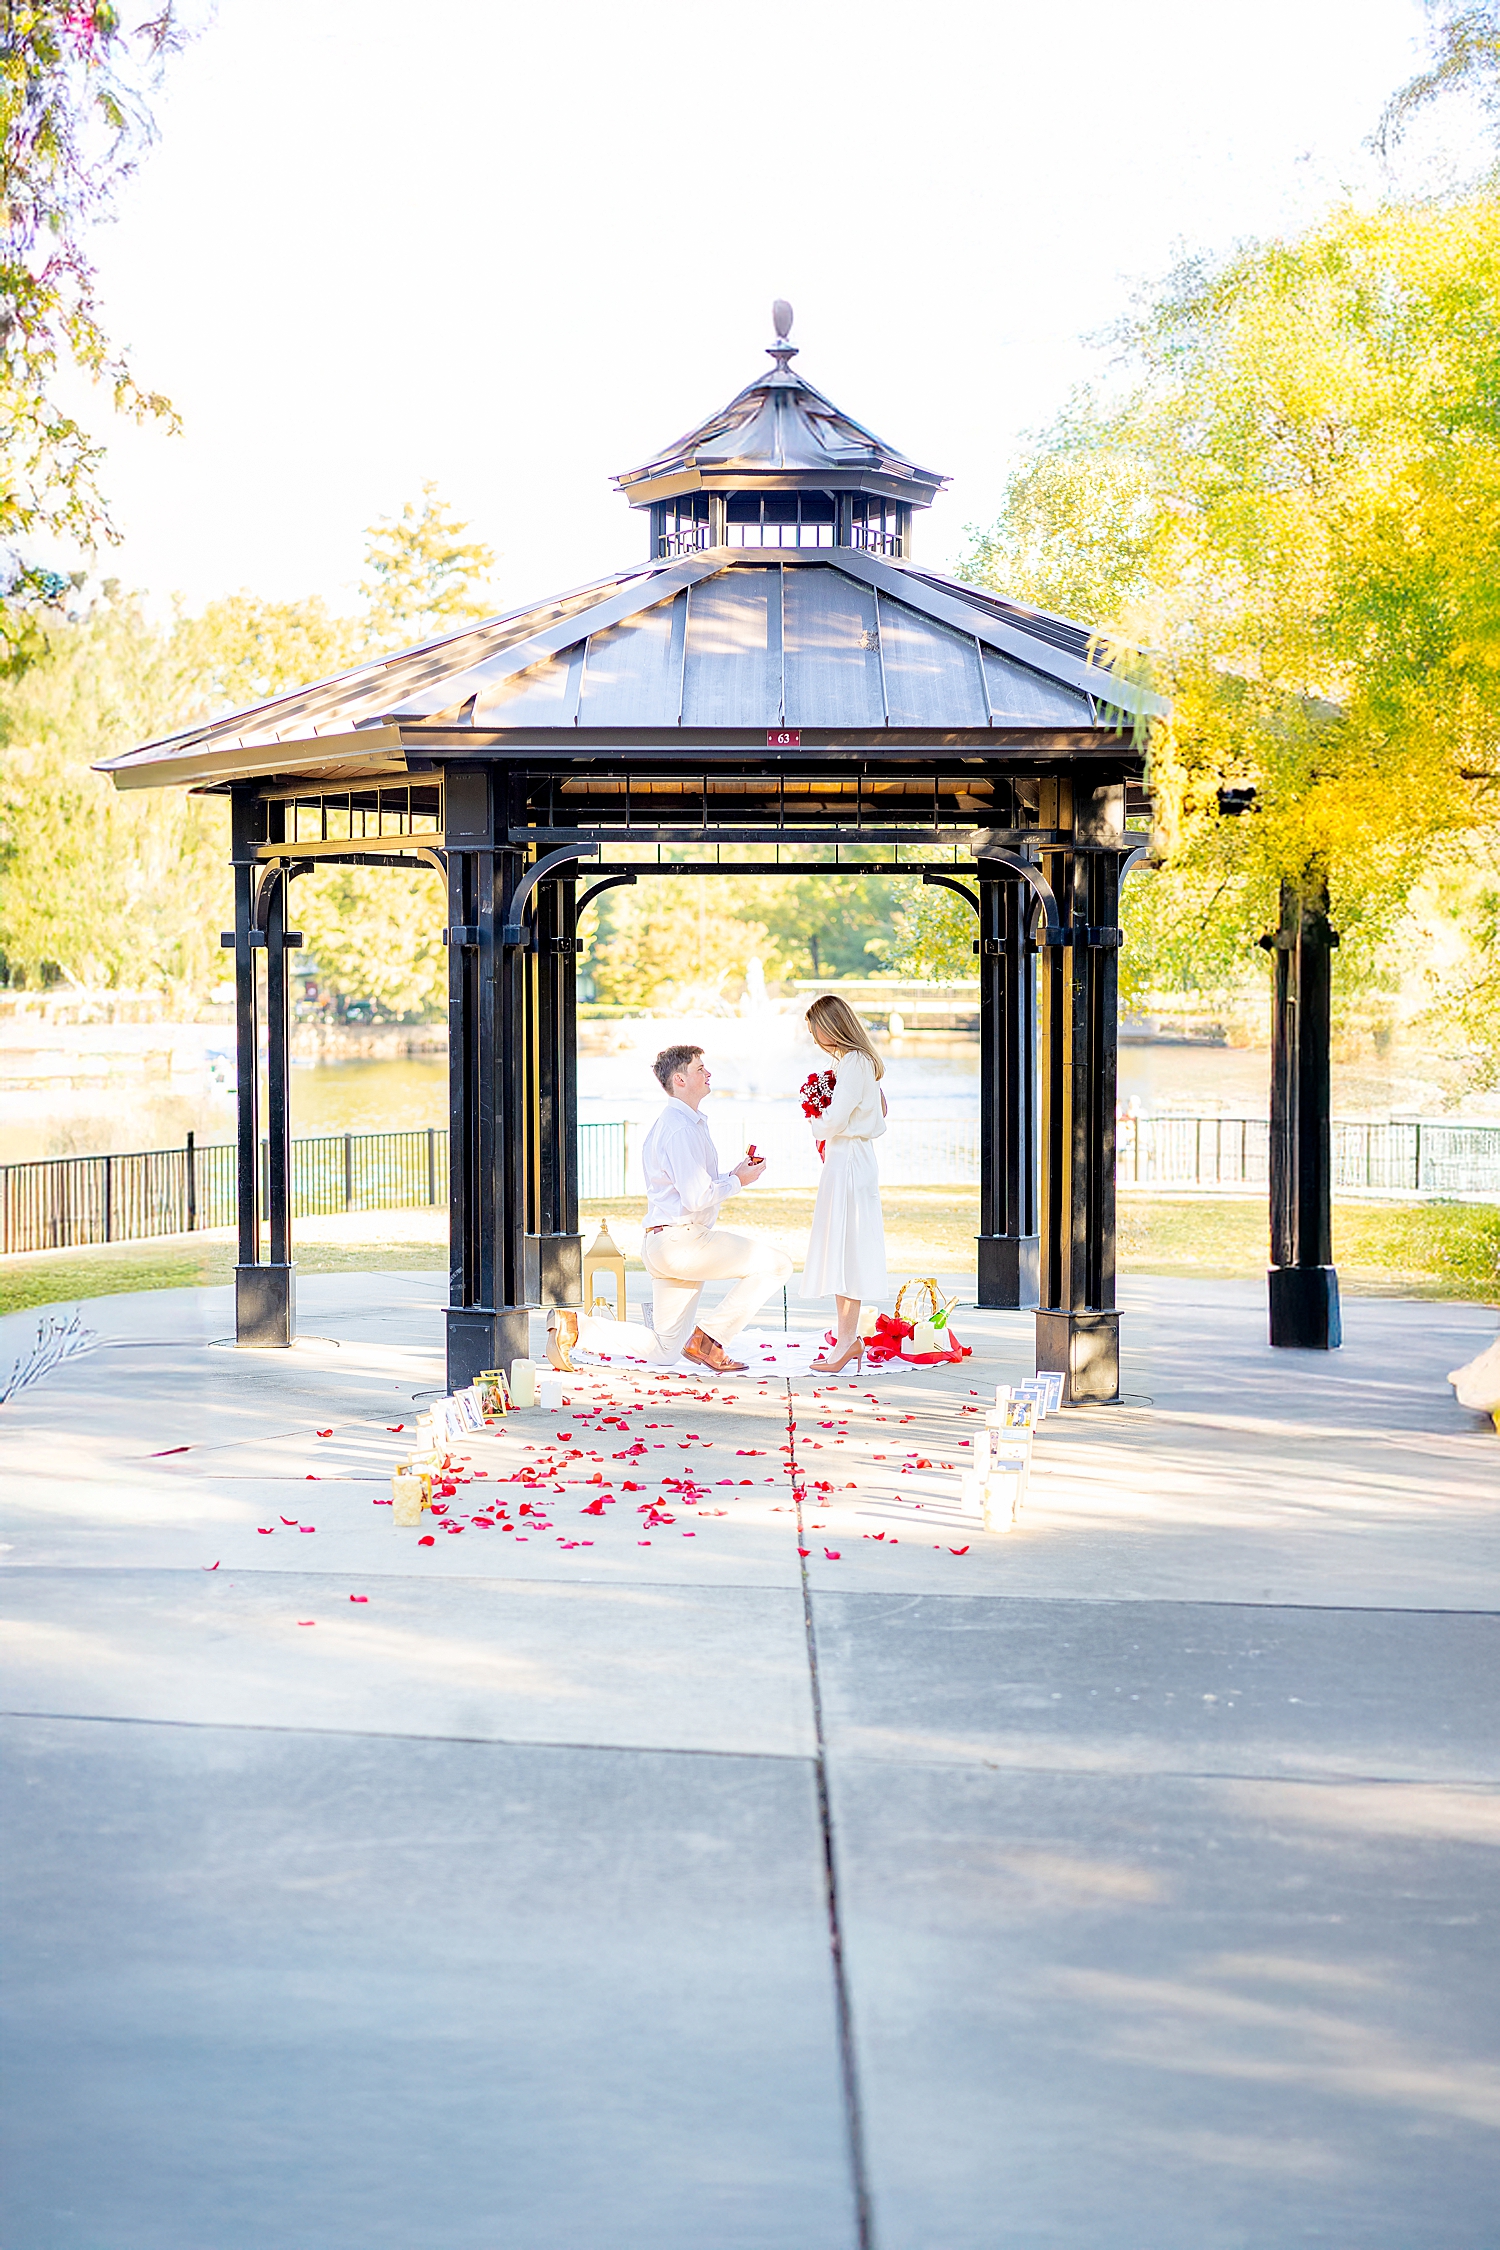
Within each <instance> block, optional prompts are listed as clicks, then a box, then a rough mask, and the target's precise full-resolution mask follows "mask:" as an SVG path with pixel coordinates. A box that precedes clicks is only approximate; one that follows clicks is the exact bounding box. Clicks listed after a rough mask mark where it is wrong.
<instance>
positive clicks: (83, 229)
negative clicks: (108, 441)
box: [0, 0, 178, 674]
mask: <svg viewBox="0 0 1500 2250" xmlns="http://www.w3.org/2000/svg"><path fill="white" fill-rule="evenodd" d="M177 43H178V33H177V27H176V22H175V18H174V13H173V8H172V0H165V5H164V6H163V8H162V10H161V12H160V13H159V14H158V15H156V16H155V17H153V18H152V19H151V20H149V21H147V22H145V23H142V24H140V25H139V26H137V28H136V29H134V30H126V29H125V28H124V27H123V25H122V23H121V20H120V17H119V14H118V13H117V11H116V9H115V8H114V7H113V6H112V5H111V4H110V0H7V5H6V8H5V21H4V26H3V30H0V210H3V213H4V237H3V243H0V476H3V484H0V673H9V674H14V673H15V672H16V671H17V670H18V669H20V668H23V667H24V666H25V665H26V664H27V663H29V662H31V661H32V660H33V659H34V658H35V657H36V655H37V654H38V653H39V651H40V649H41V648H42V646H43V645H44V644H43V635H42V632H41V621H42V619H43V618H44V617H45V616H46V615H47V614H48V613H49V612H55V611H56V610H57V608H58V605H59V603H60V601H61V599H62V597H63V596H64V595H65V594H66V593H67V592H68V588H69V585H70V583H74V582H73V581H70V580H69V579H67V578H65V577H63V576H62V575H61V574H59V573H58V572H56V571H54V570H51V569H49V568H47V567H46V566H45V565H44V564H43V563H41V562H39V561H38V560H37V559H36V556H35V552H34V547H35V543H36V542H37V541H57V540H62V541H66V542H68V543H69V544H70V545H72V546H75V547H78V548H81V549H82V550H84V551H85V552H89V551H91V550H92V549H93V548H94V547H95V546H96V545H97V544H98V542H99V541H100V540H101V539H104V540H112V539H114V538H115V536H116V534H115V531H114V527H113V525H112V524H111V523H110V520H109V514H108V509H107V507H106V504H105V501H104V498H103V495H102V493H101V491H100V488H99V482H98V470H99V463H100V459H101V456H102V449H101V447H100V446H99V444H98V443H97V441H96V440H95V439H94V437H93V436H91V434H90V433H89V432H88V431H87V430H86V429H85V428H84V426H83V424H82V423H81V422H80V421H79V420H78V418H77V416H76V415H74V414H73V413H72V412H71V411H70V410H69V409H68V408H67V407H66V406H65V405H64V404H63V403H62V399H61V395H60V386H59V376H60V373H61V371H62V369H63V368H64V367H65V366H71V367H72V368H74V369H76V370H78V371H79V372H81V373H82V374H84V375H87V376H88V377H89V378H90V379H91V380H92V381H94V382H95V383H102V384H103V385H105V386H106V388H107V389H108V390H109V392H110V394H111V396H112V400H113V404H114V407H115V410H116V411H117V412H119V413H125V414H129V415H131V416H132V417H133V418H134V419H136V420H137V421H148V420H152V419H156V420H160V421H163V422H165V423H167V424H168V426H169V427H173V428H175V427H176V415H175V413H174V412H173V409H172V407H171V405H170V403H169V402H168V400H166V399H165V398H163V397H162V396H161V394H160V393H159V392H156V391H150V390H144V389H142V388H141V386H140V385H139V384H138V383H137V382H136V379H135V376H134V375H133V373H132V371H131V368H130V364H129V361H128V359H127V358H126V357H125V355H124V354H122V353H121V352H119V351H117V350H116V349H115V348H114V347H113V346H112V345H111V343H110V341H109V338H108V337H107V335H106V334H105V331H104V326H103V323H102V321H101V319H100V315H99V308H98V302H97V297H96V275H95V271H94V268H93V265H92V264H91V262H90V260H89V257H88V254H87V251H86V249H85V247H84V242H85V236H86V233H87V230H88V228H89V226H90V225H91V224H92V223H94V222H95V221H96V220H97V219H99V218H100V217H101V216H103V215H104V214H105V212H106V211H107V210H108V208H109V205H110V203H111V201H112V200H113V198H114V196H115V194H116V192H117V191H118V189H119V188H120V186H121V185H122V184H123V182H124V181H125V180H126V179H127V178H128V177H129V176H130V174H131V173H132V172H133V171H134V169H135V167H136V165H137V164H138V163H139V161H140V157H141V154H142V152H143V150H144V149H145V147H146V146H147V144H148V143H149V141H150V139H151V134H152V125H151V116H150V110H149V106H148V102H149V95H150V92H151V90H152V89H153V88H154V86H155V84H156V82H157V80H158V77H159V74H160V70H161V67H162V64H163V62H164V60H165V58H166V56H167V55H168V54H169V53H170V52H171V51H172V49H173V48H174V47H175V45H176V44H177ZM77 583H81V581H78V582H77Z"/></svg>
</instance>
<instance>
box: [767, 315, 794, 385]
mask: <svg viewBox="0 0 1500 2250" xmlns="http://www.w3.org/2000/svg"><path fill="white" fill-rule="evenodd" d="M771 319H772V320H773V322H774V323H775V327H776V341H775V343H774V344H767V346H766V350H767V351H768V352H769V353H770V355H771V357H772V359H774V360H775V362H776V373H777V374H778V375H784V374H785V373H786V370H787V362H788V360H792V359H795V358H796V356H797V347H796V345H795V344H789V343H788V342H787V338H788V336H790V334H791V332H792V308H791V306H790V305H789V304H788V303H787V301H786V299H785V297H778V298H777V300H776V302H775V304H774V305H773V306H772V307H771Z"/></svg>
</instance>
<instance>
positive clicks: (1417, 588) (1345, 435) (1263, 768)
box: [969, 193, 1500, 1066]
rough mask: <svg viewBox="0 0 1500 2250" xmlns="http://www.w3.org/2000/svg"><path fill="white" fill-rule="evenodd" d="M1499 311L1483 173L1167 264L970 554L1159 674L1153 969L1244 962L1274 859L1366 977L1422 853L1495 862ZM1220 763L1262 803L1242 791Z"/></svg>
mask: <svg viewBox="0 0 1500 2250" xmlns="http://www.w3.org/2000/svg"><path fill="white" fill-rule="evenodd" d="M1497 336H1500V202H1497V201H1496V199H1495V197H1494V196H1492V195H1490V194H1488V193H1484V194H1473V195H1467V196H1464V197H1462V198H1458V199H1455V200H1453V201H1451V202H1447V203H1432V204H1421V205H1391V206H1388V207H1385V208H1382V209H1380V210H1377V211H1373V212H1360V211H1356V210H1352V209H1341V210H1338V211H1335V212H1334V213H1332V214H1331V215H1330V216H1329V217H1328V218H1327V219H1326V220H1325V221H1323V222H1322V223H1321V224H1320V225H1319V226H1317V227H1315V228H1313V229H1311V230H1309V231H1308V232H1307V233H1306V234H1305V235H1303V236H1301V237H1299V238H1297V239H1295V240H1291V241H1284V242H1272V243H1268V244H1262V245H1258V246H1256V247H1255V248H1253V249H1250V250H1247V251H1245V252H1243V253H1242V254H1241V255H1239V256H1237V257H1236V258H1234V259H1232V260H1231V261H1229V262H1228V263H1227V264H1226V265H1224V266H1222V267H1220V268H1218V269H1216V270H1205V269H1203V268H1201V267H1193V268H1191V269H1188V270H1186V271H1184V272H1183V273H1181V274H1179V275H1178V276H1177V277H1176V279H1175V280H1174V282H1173V283H1172V285H1171V287H1170V288H1169V289H1168V290H1167V292H1166V293H1165V294H1164V295H1163V296H1162V298H1161V299H1160V301H1159V302H1158V303H1157V304H1155V305H1154V306H1153V307H1151V308H1150V310H1149V311H1148V312H1147V313H1146V314H1145V315H1144V316H1143V317H1142V319H1141V320H1140V321H1139V322H1138V323H1137V325H1136V326H1135V328H1134V329H1133V331H1132V332H1131V334H1130V335H1129V337H1128V338H1127V339H1126V341H1127V342H1128V345H1129V348H1130V353H1131V356H1132V364H1133V368H1134V373H1135V383H1134V387H1133V389H1131V390H1130V391H1129V392H1128V393H1127V394H1126V395H1124V396H1123V397H1120V398H1116V399H1114V400H1111V401H1106V400H1104V399H1101V398H1099V397H1097V396H1094V395H1085V396H1083V397H1082V398H1080V399H1078V400H1077V401H1075V402H1074V404H1073V406H1072V407H1071V408H1070V409H1069V411H1068V413H1067V414H1066V415H1065V416H1064V417H1063V418H1062V420H1061V421H1060V422H1059V424H1058V425H1057V427H1056V428H1055V429H1054V430H1052V431H1051V432H1049V433H1048V434H1047V435H1046V437H1045V438H1044V439H1043V440H1042V441H1041V442H1040V443H1039V445H1038V446H1037V447H1036V449H1035V451H1034V453H1033V455H1032V457H1031V458H1030V459H1029V460H1028V461H1027V462H1026V463H1025V464H1024V465H1023V466H1022V468H1021V469H1020V470H1019V472H1018V473H1017V475H1016V477H1015V478H1014V479H1013V481H1012V484H1011V487H1010V491H1009V495H1008V503H1007V507H1006V511H1005V514H1004V516H1003V517H1002V519H1001V521H1000V523H999V524H997V525H996V526H995V527H994V529H993V530H992V531H991V532H989V533H987V534H986V535H985V536H984V537H983V538H981V539H979V540H978V541H977V543H976V545H975V548H974V550H973V553H972V555H971V558H970V562H969V572H970V575H971V576H973V577H974V578H976V579H978V580H980V581H981V582H988V583H993V584H997V585H1004V586H1005V587H1007V588H1008V590H1009V591H1011V592H1012V593H1018V594H1021V595H1022V596H1023V597H1025V598H1028V599H1031V600H1035V601H1037V602H1039V603H1040V604H1042V605H1043V606H1045V607H1049V608H1061V609H1065V610H1068V611H1070V612H1071V613H1072V614H1074V615H1081V616H1084V617H1086V618H1088V619H1089V620H1090V622H1091V623H1095V624H1097V625H1099V626H1100V627H1102V628H1103V629H1104V632H1105V636H1106V639H1107V642H1108V643H1109V645H1110V647H1111V653H1112V656H1113V660H1114V661H1115V662H1116V663H1117V664H1118V665H1120V666H1121V667H1122V668H1124V667H1128V668H1129V669H1130V670H1131V671H1132V672H1134V673H1136V674H1141V673H1145V674H1147V675H1148V676H1150V677H1151V679H1152V680H1153V682H1154V684H1156V685H1157V686H1159V687H1160V688H1162V689H1163V690H1164V691H1165V692H1166V693H1167V694H1168V695H1169V696H1170V697H1171V699H1172V702H1173V707H1174V717H1173V723H1172V725H1171V727H1170V728H1162V729H1159V730H1158V731H1157V733H1156V734H1155V737H1154V739H1153V740H1152V743H1151V749H1150V778H1151V783H1152V789H1153V796H1154V802H1155V808H1156V821H1157V835H1156V846H1157V856H1158V858H1159V859H1160V860H1161V861H1162V862H1163V863H1164V867H1165V870H1166V872H1165V873H1164V875H1162V876H1159V877H1158V878H1157V881H1156V884H1155V885H1154V886H1153V885H1150V884H1146V883H1142V884H1138V885H1135V886H1132V888H1131V891H1130V892H1128V893H1127V905H1126V909H1125V919H1126V922H1127V927H1128V928H1131V927H1133V928H1134V931H1135V933H1136V935H1137V937H1140V936H1142V935H1145V936H1148V937H1149V938H1150V941H1151V944H1150V956H1151V958H1150V960H1149V962H1148V964H1147V971H1148V975H1150V976H1153V977H1155V978H1157V979H1158V980H1159V981H1163V982H1167V983H1175V984H1177V985H1178V986H1182V985H1184V984H1188V983H1191V982H1193V981H1196V982H1197V983H1198V984H1199V986H1200V987H1201V986H1207V985H1211V984H1214V983H1218V982H1226V981H1231V982H1232V981H1233V979H1234V978H1235V977H1237V976H1238V977H1244V976H1246V975H1248V974H1252V973H1254V966H1255V963H1256V956H1255V954H1254V951H1253V948H1254V944H1255V939H1256V937H1257V936H1258V935H1259V933H1260V932H1261V931H1262V930H1264V929H1265V928H1267V927H1268V926H1269V925H1270V924H1271V922H1273V921H1274V919H1275V901H1276V892H1277V888H1278V886H1279V884H1280V883H1281V882H1282V881H1283V880H1289V881H1292V882H1294V883H1308V884H1318V883H1321V882H1322V881H1324V880H1326V881H1327V883H1328V884H1329V886H1330V890H1331V894H1332V903H1333V910H1334V915H1335V919H1336V921H1337V923H1338V925H1339V927H1340V928H1341V931H1342V933H1343V948H1342V951H1341V954H1340V977H1339V982H1340V985H1341V987H1342V989H1343V990H1344V992H1345V993H1346V994H1348V993H1350V992H1352V991H1356V990H1358V989H1360V988H1361V987H1369V986H1371V985H1374V984H1378V983H1379V982H1380V981H1381V980H1382V978H1384V977H1387V976H1388V975H1389V974H1390V965H1389V948H1390V943H1391V939H1392V933H1393V931H1394V930H1395V929H1396V927H1397V925H1398V923H1399V921H1400V918H1401V916H1402V914H1403V912H1404V910H1405V908H1406V905H1407V901H1408V899H1409V898H1410V896H1411V893H1412V891H1413V888H1414V886H1415V885H1416V884H1417V883H1418V881H1419V880H1420V879H1421V878H1422V877H1423V875H1424V874H1425V873H1428V872H1429V871H1430V870H1431V868H1432V867H1433V865H1434V861H1435V858H1437V857H1442V856H1444V855H1446V856H1448V857H1450V858H1453V859H1455V860H1463V861H1466V862H1468V863H1469V864H1471V865H1473V864H1476V863H1477V864H1480V865H1493V861H1494V855H1495V851H1496V842H1497V813H1500V697H1497V694H1496V688H1497V682H1500V570H1497V564H1496V556H1497V554H1500V423H1497V420H1496V414H1495V404H1494V402H1495V398H1496V395H1497V388H1500V346H1497V343H1496V338H1497ZM1142 649H1145V650H1150V651H1151V652H1152V653H1151V654H1150V655H1149V656H1141V655H1138V654H1133V653H1131V652H1132V651H1139V650H1142ZM1235 785H1238V786H1247V785H1248V786H1250V787H1253V789H1254V790H1255V792H1256V798H1255V808H1254V811H1253V812H1252V813H1251V814H1250V815H1249V816H1248V817H1244V818H1240V819H1237V820H1226V819H1224V818H1222V817H1221V814H1220V809H1219V797H1218V793H1219V790H1220V789H1221V787H1225V786H1235ZM1470 1033H1471V1036H1477V1037H1479V1038H1481V1039H1487V1041H1488V1045H1489V1048H1490V1052H1491V1055H1492V1057H1493V1055H1494V1052H1495V1031H1494V1027H1493V1025H1492V1026H1491V1027H1490V1028H1489V1031H1488V1032H1487V1033H1486V1032H1485V1030H1484V1027H1483V1026H1482V1025H1480V1024H1477V1023H1475V1022H1473V1021H1472V1011H1471V1020H1470ZM1492 1066H1493V1065H1492Z"/></svg>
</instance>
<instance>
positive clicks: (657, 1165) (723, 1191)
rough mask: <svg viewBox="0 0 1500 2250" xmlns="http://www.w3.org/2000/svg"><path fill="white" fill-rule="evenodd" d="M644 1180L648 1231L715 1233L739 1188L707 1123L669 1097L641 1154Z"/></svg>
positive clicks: (689, 1108) (701, 1113)
mask: <svg viewBox="0 0 1500 2250" xmlns="http://www.w3.org/2000/svg"><path fill="white" fill-rule="evenodd" d="M641 1167H642V1169H643V1171H644V1172H645V1175H646V1224H647V1226H648V1227H672V1226H679V1225H681V1223H682V1222H683V1220H687V1221H689V1222H690V1223H691V1224H692V1225H694V1226H700V1227H711V1226H712V1225H713V1223H714V1221H715V1219H716V1218H717V1217H718V1215H719V1205H720V1204H721V1203H722V1202H723V1201H724V1198H725V1196H726V1195H733V1194H734V1192H735V1190H736V1188H738V1187H739V1185H740V1180H739V1177H738V1175H737V1174H736V1173H734V1172H725V1171H721V1170H720V1167H719V1152H718V1150H717V1149H716V1148H715V1147H714V1143H713V1135H712V1134H711V1133H710V1131H709V1129H708V1119H707V1118H706V1117H705V1116H704V1115H703V1112H702V1111H701V1110H698V1109H694V1108H693V1107H692V1106H691V1105H690V1104H689V1103H687V1102H683V1101H679V1100H678V1099H677V1096H676V1095H675V1094H673V1095H671V1096H669V1098H668V1101H667V1106H666V1108H665V1109H664V1110H663V1111H662V1113H661V1115H660V1117H658V1119H657V1120H656V1123H655V1124H654V1125H653V1126H652V1128H651V1130H650V1132H649V1133H648V1134H647V1135H646V1139H645V1144H644V1146H643V1147H642V1149H641Z"/></svg>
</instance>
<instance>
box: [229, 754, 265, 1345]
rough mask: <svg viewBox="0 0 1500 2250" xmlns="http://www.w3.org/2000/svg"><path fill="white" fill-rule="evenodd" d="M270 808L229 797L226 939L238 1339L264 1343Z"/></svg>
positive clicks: (241, 796)
mask: <svg viewBox="0 0 1500 2250" xmlns="http://www.w3.org/2000/svg"><path fill="white" fill-rule="evenodd" d="M263 817H264V807H263V806H262V805H261V803H260V802H259V799H258V797H257V794H256V791H255V790H254V788H253V787H247V786H245V785H244V784H243V783H242V784H240V785H239V786H238V787H237V788H236V789H235V791H234V793H233V796H232V798H231V800H230V834H231V839H232V840H231V845H230V859H231V864H232V866H233V869H234V928H233V930H232V931H226V932H225V934H224V938H223V939H221V941H220V942H221V943H226V944H229V945H232V946H233V947H234V1057H235V1109H236V1146H235V1159H236V1161H235V1218H236V1223H237V1228H238V1236H239V1246H238V1250H237V1254H236V1264H235V1269H234V1333H235V1341H236V1342H237V1343H240V1344H258V1343H260V1342H261V1341H262V1340H263V1339H262V1337H261V1336H260V1334H259V1332H258V1330H259V1323H260V1316H261V1303H260V1291H261V1281H262V1272H263V1269H262V1267H261V1263H260V1176H259V1175H260V1011H259V1008H258V1006H257V995H256V973H255V955H256V951H257V947H256V942H255V941H256V939H257V938H258V937H259V936H260V935H261V932H260V931H259V930H258V929H257V928H256V926H255V877H256V856H255V846H256V842H257V839H258V837H259V834H260V824H261V821H262V819H263Z"/></svg>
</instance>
